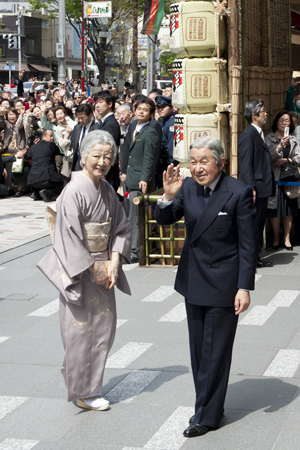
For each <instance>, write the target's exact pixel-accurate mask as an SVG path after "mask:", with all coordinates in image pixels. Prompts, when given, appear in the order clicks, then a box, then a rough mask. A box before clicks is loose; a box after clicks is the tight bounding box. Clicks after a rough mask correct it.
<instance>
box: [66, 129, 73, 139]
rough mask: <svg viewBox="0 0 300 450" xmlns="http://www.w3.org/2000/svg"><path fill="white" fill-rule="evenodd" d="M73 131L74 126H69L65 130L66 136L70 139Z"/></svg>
mask: <svg viewBox="0 0 300 450" xmlns="http://www.w3.org/2000/svg"><path fill="white" fill-rule="evenodd" d="M72 131H73V130H72V128H71V127H69V126H67V128H66V131H65V138H66V139H69V137H70V136H71V133H72Z"/></svg>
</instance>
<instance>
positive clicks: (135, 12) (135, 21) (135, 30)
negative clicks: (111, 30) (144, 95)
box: [132, 0, 139, 89]
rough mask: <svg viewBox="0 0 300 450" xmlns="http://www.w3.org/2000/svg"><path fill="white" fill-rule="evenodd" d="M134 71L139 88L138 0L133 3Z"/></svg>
mask: <svg viewBox="0 0 300 450" xmlns="http://www.w3.org/2000/svg"><path fill="white" fill-rule="evenodd" d="M132 73H133V84H134V86H135V88H136V89H139V68H138V0H133V5H132Z"/></svg>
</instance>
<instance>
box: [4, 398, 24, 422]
mask: <svg viewBox="0 0 300 450" xmlns="http://www.w3.org/2000/svg"><path fill="white" fill-rule="evenodd" d="M28 398H29V397H10V396H6V395H4V396H0V419H3V417H5V416H6V414H9V413H10V412H12V411H13V410H14V409H16V408H17V407H18V406H20V405H22V404H23V403H24V402H26V400H28Z"/></svg>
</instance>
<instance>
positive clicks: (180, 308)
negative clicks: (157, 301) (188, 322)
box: [158, 303, 186, 322]
mask: <svg viewBox="0 0 300 450" xmlns="http://www.w3.org/2000/svg"><path fill="white" fill-rule="evenodd" d="M185 318H186V310H185V304H184V303H179V305H177V306H175V308H173V309H171V311H169V312H168V313H167V314H165V315H164V316H162V317H161V318H160V319H159V320H158V321H159V322H182V321H183V320H184V319H185Z"/></svg>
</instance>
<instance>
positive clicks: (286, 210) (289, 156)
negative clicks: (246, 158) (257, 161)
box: [265, 110, 300, 251]
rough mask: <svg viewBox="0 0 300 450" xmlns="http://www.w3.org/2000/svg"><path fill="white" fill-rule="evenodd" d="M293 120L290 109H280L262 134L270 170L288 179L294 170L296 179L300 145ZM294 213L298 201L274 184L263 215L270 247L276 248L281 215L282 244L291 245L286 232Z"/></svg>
mask: <svg viewBox="0 0 300 450" xmlns="http://www.w3.org/2000/svg"><path fill="white" fill-rule="evenodd" d="M294 128H295V126H294V123H293V121H292V118H291V116H290V113H289V112H288V111H286V110H281V111H279V113H278V114H277V115H276V117H275V119H274V121H273V125H272V130H273V133H270V134H269V135H268V136H267V137H266V141H265V142H266V144H267V146H268V149H269V151H270V154H271V157H272V162H273V172H274V176H275V180H277V181H278V180H280V179H282V180H286V181H288V179H287V178H289V180H290V181H291V179H290V177H287V173H290V174H291V173H294V176H295V179H294V180H293V181H297V179H296V177H297V172H298V171H297V170H296V168H297V167H298V166H300V147H299V144H298V141H297V138H296V137H295V136H292V133H293V131H294ZM297 215H298V204H297V199H296V198H293V199H291V198H288V197H287V196H286V194H285V192H284V186H276V194H275V196H274V197H269V200H268V209H267V217H270V218H271V224H272V228H273V245H272V249H273V250H278V249H279V248H280V239H279V228H280V220H281V218H282V219H283V248H285V249H286V250H289V251H292V250H293V247H292V245H291V241H290V234H291V228H292V222H293V217H295V216H297Z"/></svg>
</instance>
